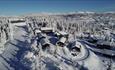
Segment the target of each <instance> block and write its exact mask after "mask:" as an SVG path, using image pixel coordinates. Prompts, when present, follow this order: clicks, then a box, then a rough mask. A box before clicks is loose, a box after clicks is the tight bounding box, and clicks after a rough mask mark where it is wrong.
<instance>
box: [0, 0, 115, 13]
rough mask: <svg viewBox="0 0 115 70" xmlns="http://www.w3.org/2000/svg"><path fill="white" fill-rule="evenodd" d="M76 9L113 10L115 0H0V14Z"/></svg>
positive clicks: (70, 10)
mask: <svg viewBox="0 0 115 70" xmlns="http://www.w3.org/2000/svg"><path fill="white" fill-rule="evenodd" d="M77 11H91V12H114V11H115V0H1V1H0V15H24V14H30V13H42V12H49V13H58V12H59V13H64V12H77Z"/></svg>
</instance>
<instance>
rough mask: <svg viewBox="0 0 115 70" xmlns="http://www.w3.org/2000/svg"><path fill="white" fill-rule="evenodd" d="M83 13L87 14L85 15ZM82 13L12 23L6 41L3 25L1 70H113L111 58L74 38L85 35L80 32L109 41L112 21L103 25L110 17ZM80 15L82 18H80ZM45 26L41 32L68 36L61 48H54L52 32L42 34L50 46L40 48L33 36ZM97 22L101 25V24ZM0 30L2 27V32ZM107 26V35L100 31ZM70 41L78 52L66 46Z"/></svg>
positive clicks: (37, 17)
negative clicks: (53, 31)
mask: <svg viewBox="0 0 115 70" xmlns="http://www.w3.org/2000/svg"><path fill="white" fill-rule="evenodd" d="M85 13H88V14H87V16H86V14H85ZM85 13H84V12H80V13H74V14H72V13H71V14H67V13H66V14H64V15H62V14H61V15H53V14H52V15H45V14H44V15H42V14H41V15H40V16H39V15H36V16H33V15H32V16H29V17H28V16H26V17H25V18H26V22H24V23H20V24H19V23H13V24H14V25H13V26H12V25H11V24H9V26H10V27H9V29H7V30H6V31H8V40H6V36H5V35H7V32H5V30H4V29H6V27H5V26H7V25H5V24H3V23H2V25H1V29H0V31H1V32H2V33H1V35H2V36H0V40H2V41H3V42H4V44H3V45H4V48H3V50H4V51H2V53H1V54H0V70H107V69H111V70H114V69H115V65H114V64H115V59H114V57H105V56H104V55H102V54H98V53H97V52H95V51H100V52H103V51H101V50H100V49H96V48H93V45H91V44H90V45H89V44H87V43H85V42H83V41H82V40H76V38H77V37H76V36H77V35H78V36H80V37H83V36H84V35H82V34H83V32H89V34H92V37H95V36H96V35H97V36H98V37H99V39H100V37H101V38H102V37H103V38H102V39H103V40H105V39H106V38H107V40H108V39H110V38H108V37H109V36H110V34H109V33H111V32H112V31H114V28H112V27H113V26H111V23H112V22H111V23H109V24H106V23H107V22H106V21H105V20H106V19H108V20H109V18H104V17H105V16H106V15H105V16H104V15H103V16H100V14H98V15H96V14H95V13H93V12H85ZM79 14H81V15H80V16H79ZM66 15H69V16H66ZM98 17H100V18H98ZM33 19H34V20H33ZM92 20H93V21H92ZM109 21H110V20H109ZM29 22H31V23H29ZM44 23H48V24H46V27H47V28H44V29H41V30H52V28H54V29H55V30H56V31H60V34H64V35H66V34H69V37H68V38H67V40H66V39H65V38H64V39H62V41H64V46H63V47H61V46H59V45H56V43H57V42H58V41H59V40H60V39H59V37H58V36H56V35H55V33H54V34H53V33H49V34H45V33H43V36H44V38H45V39H47V40H45V41H46V43H47V42H48V44H49V45H50V47H48V48H46V50H43V49H42V47H43V46H42V44H41V43H40V42H39V41H38V39H39V38H40V37H37V35H34V31H35V30H34V29H36V28H41V26H42V24H44ZM100 23H102V24H104V25H100ZM6 24H7V23H6ZM40 24H41V26H40ZM2 27H4V28H3V29H2ZM48 27H52V28H51V29H50V28H48ZM106 27H107V28H109V30H108V32H103V28H106ZM38 32H39V31H38ZM66 32H67V33H66ZM40 33H42V31H41V32H40ZM106 35H108V36H106ZM2 38H3V39H2ZM65 41H66V42H65ZM70 42H76V46H79V47H78V48H80V52H75V51H72V50H71V49H70V47H67V46H68V44H69V43H70ZM71 47H72V46H71ZM94 50H95V51H94ZM72 53H77V55H76V56H73V55H72ZM103 53H108V54H111V53H114V49H113V50H112V51H111V50H109V51H108V50H104V52H103Z"/></svg>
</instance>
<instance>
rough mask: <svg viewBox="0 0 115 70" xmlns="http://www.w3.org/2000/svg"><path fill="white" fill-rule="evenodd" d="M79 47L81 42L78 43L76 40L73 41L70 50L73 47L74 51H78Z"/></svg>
mask: <svg viewBox="0 0 115 70" xmlns="http://www.w3.org/2000/svg"><path fill="white" fill-rule="evenodd" d="M80 48H81V43H79V42H77V41H75V42H73V44H72V46H71V49H72V50H73V49H74V50H75V51H79V52H80Z"/></svg>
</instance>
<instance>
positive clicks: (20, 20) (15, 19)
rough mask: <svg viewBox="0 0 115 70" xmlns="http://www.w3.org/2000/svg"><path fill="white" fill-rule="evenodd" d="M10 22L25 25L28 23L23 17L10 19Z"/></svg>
mask: <svg viewBox="0 0 115 70" xmlns="http://www.w3.org/2000/svg"><path fill="white" fill-rule="evenodd" d="M9 22H10V23H11V24H13V25H15V26H25V25H26V22H25V19H21V18H11V19H9Z"/></svg>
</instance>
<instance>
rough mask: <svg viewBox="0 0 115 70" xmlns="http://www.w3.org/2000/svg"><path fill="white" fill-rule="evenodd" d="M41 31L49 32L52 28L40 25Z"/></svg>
mask: <svg viewBox="0 0 115 70" xmlns="http://www.w3.org/2000/svg"><path fill="white" fill-rule="evenodd" d="M40 30H41V32H43V33H50V32H53V28H50V27H41V29H40Z"/></svg>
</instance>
